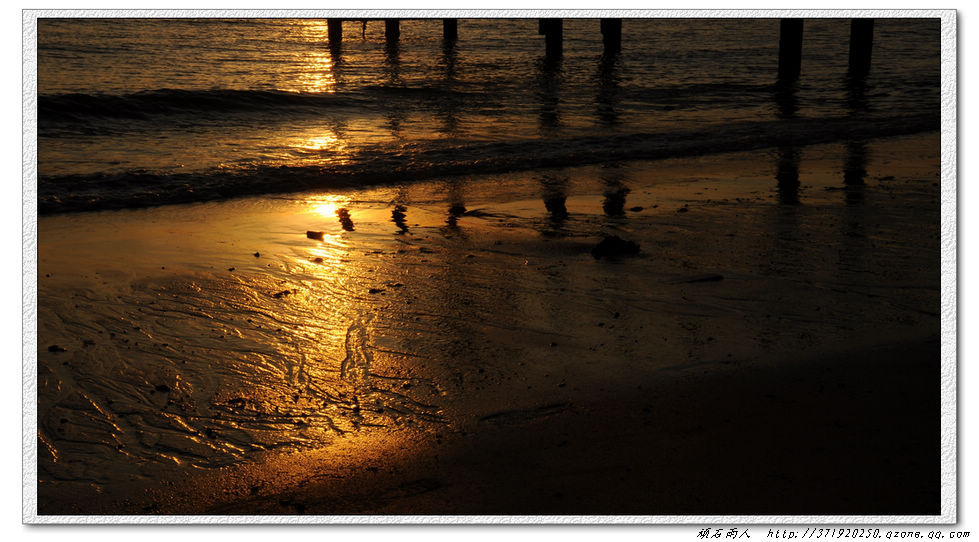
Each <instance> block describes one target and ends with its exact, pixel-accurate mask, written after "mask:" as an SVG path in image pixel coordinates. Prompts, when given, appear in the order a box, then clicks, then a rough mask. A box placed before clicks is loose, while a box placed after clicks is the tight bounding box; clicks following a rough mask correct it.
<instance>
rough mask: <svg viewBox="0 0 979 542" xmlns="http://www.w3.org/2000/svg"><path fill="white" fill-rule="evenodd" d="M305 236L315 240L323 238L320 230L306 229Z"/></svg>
mask: <svg viewBox="0 0 979 542" xmlns="http://www.w3.org/2000/svg"><path fill="white" fill-rule="evenodd" d="M306 237H307V238H309V239H316V240H317V241H322V240H323V232H321V231H307V232H306Z"/></svg>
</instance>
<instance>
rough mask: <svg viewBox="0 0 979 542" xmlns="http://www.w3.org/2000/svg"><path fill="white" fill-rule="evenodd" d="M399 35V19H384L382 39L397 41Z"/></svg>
mask: <svg viewBox="0 0 979 542" xmlns="http://www.w3.org/2000/svg"><path fill="white" fill-rule="evenodd" d="M400 37H401V20H400V19H384V39H385V40H387V41H389V42H391V41H398V39H399V38H400Z"/></svg>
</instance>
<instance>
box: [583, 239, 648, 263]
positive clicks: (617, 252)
mask: <svg viewBox="0 0 979 542" xmlns="http://www.w3.org/2000/svg"><path fill="white" fill-rule="evenodd" d="M636 254H639V245H638V244H636V243H634V242H632V241H627V240H625V239H622V238H621V237H619V236H617V235H612V236H608V237H606V238H604V239H602V240H601V242H599V243H598V244H597V245H595V248H593V249H591V255H592V256H594V257H595V259H596V260H599V259H601V258H609V259H613V258H618V257H620V256H635V255H636Z"/></svg>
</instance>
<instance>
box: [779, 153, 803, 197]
mask: <svg viewBox="0 0 979 542" xmlns="http://www.w3.org/2000/svg"><path fill="white" fill-rule="evenodd" d="M775 165H776V173H775V180H776V181H777V182H778V201H779V203H780V204H782V205H798V204H799V203H800V202H799V149H798V148H796V147H781V148H779V149H778V154H777V158H776V160H775Z"/></svg>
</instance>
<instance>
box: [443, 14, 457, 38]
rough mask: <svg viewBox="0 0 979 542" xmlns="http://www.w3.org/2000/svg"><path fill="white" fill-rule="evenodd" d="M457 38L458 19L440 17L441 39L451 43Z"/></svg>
mask: <svg viewBox="0 0 979 542" xmlns="http://www.w3.org/2000/svg"><path fill="white" fill-rule="evenodd" d="M458 39H459V19H442V41H443V42H445V43H453V42H455V41H456V40H458Z"/></svg>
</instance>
